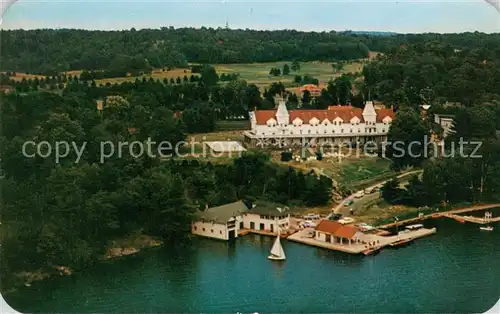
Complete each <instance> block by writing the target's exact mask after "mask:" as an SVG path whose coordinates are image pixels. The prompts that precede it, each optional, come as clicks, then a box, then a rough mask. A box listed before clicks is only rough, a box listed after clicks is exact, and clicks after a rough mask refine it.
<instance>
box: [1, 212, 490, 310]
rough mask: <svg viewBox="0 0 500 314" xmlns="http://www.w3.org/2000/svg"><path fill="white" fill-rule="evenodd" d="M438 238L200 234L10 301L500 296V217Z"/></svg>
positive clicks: (405, 303)
mask: <svg viewBox="0 0 500 314" xmlns="http://www.w3.org/2000/svg"><path fill="white" fill-rule="evenodd" d="M426 225H427V226H429V227H430V226H436V227H437V228H438V232H437V234H436V235H433V236H430V237H426V238H423V239H419V240H416V241H415V242H414V243H412V244H410V245H409V246H407V247H402V248H399V249H389V248H387V249H384V250H382V251H381V252H380V254H378V255H374V256H352V255H347V254H343V253H338V252H332V251H328V250H324V249H319V248H313V247H309V246H306V245H303V244H298V243H293V242H287V241H286V240H284V241H283V246H284V249H285V252H286V254H287V260H286V261H285V262H272V261H269V260H268V259H267V256H268V253H269V250H270V248H271V246H272V242H273V240H274V238H271V237H265V236H257V235H246V236H244V237H242V238H240V239H238V240H237V241H236V242H235V243H233V244H230V243H225V242H219V241H216V240H208V239H196V240H194V241H193V242H192V243H190V244H189V245H187V246H185V247H182V248H156V249H151V250H148V251H144V252H141V253H139V254H137V255H135V256H128V257H124V258H122V259H119V260H115V261H109V262H106V263H102V264H99V265H97V266H94V267H92V268H89V269H86V270H84V271H82V272H80V273H76V274H74V275H73V276H70V277H61V278H56V279H54V280H49V281H46V282H40V283H37V284H33V285H32V286H31V287H29V288H23V289H21V290H20V291H19V292H18V293H16V294H15V295H11V296H10V298H8V299H7V302H8V303H10V304H11V306H12V307H14V308H15V309H17V310H19V311H23V312H73V313H75V312H78V313H81V312H104V313H110V312H171V313H180V312H213V313H215V312H217V313H221V312H224V313H236V312H243V313H252V312H259V313H270V312H274V313H276V312H281V313H297V312H314V313H325V312H329V313H331V312H358V313H359V312H363V313H374V312H379V313H380V312H384V313H387V312H391V313H407V312H419V313H424V312H426V313H428V312H439V313H443V312H453V313H464V312H469V313H470V312H476V313H477V312H484V311H486V310H488V309H490V308H491V307H492V306H493V305H494V304H495V303H496V302H497V301H498V299H499V297H500V284H499V283H500V249H499V245H500V224H496V225H495V230H494V231H493V232H485V231H480V230H479V227H478V225H473V224H460V223H457V222H455V221H453V220H451V219H447V220H445V218H443V219H441V220H438V221H428V222H427V223H426Z"/></svg>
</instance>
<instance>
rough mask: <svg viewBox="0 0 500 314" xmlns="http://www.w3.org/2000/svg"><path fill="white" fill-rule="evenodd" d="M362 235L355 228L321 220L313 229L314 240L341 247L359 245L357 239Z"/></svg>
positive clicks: (359, 241)
mask: <svg viewBox="0 0 500 314" xmlns="http://www.w3.org/2000/svg"><path fill="white" fill-rule="evenodd" d="M362 234H363V233H362V232H359V231H358V229H357V228H355V227H352V226H346V225H343V224H341V223H339V222H337V221H330V220H322V221H321V222H320V223H319V224H318V225H317V226H316V229H315V239H316V240H318V241H323V242H328V243H334V244H341V245H351V244H359V243H361V242H362V241H361V240H360V239H359V237H360V235H362Z"/></svg>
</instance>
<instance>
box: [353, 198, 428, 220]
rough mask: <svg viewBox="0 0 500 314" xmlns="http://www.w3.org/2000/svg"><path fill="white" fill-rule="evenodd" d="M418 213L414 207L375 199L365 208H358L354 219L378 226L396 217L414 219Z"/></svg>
mask: <svg viewBox="0 0 500 314" xmlns="http://www.w3.org/2000/svg"><path fill="white" fill-rule="evenodd" d="M420 211H421V210H419V209H418V208H416V207H410V206H402V205H390V204H388V203H386V202H385V201H384V200H382V199H376V200H374V201H373V202H371V203H368V204H366V206H363V207H360V209H359V210H358V209H356V210H355V213H354V217H355V218H356V221H362V222H365V223H368V224H374V225H378V224H380V223H385V222H392V221H394V216H398V217H399V218H400V219H404V217H407V216H408V217H416V216H417V215H418V213H419V212H420Z"/></svg>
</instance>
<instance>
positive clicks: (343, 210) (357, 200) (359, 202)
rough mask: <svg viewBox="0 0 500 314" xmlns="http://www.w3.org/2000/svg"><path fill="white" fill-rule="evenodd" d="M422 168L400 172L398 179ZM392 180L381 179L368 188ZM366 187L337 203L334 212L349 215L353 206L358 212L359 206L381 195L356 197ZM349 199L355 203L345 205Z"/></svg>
mask: <svg viewBox="0 0 500 314" xmlns="http://www.w3.org/2000/svg"><path fill="white" fill-rule="evenodd" d="M421 172H422V170H413V171H410V172H406V173H403V174H400V175H399V176H397V178H398V179H401V178H404V177H407V176H411V175H414V174H417V173H421ZM388 181H390V180H384V181H381V182H378V183H377V184H374V185H372V186H370V187H368V188H367V189H374V188H375V187H377V186H379V185H383V184H385V183H386V182H388ZM364 190H365V189H362V190H359V191H356V192H355V193H353V194H351V195H349V196H348V197H346V198H344V199H343V200H342V201H341V202H340V204H339V205H337V206H336V207H335V208H334V209H333V212H334V213H336V214H342V215H343V216H349V215H350V212H349V208H353V209H354V213H356V209H357V208H361V207H362V206H364V205H365V204H367V203H369V202H371V201H373V200H375V199H377V198H378V197H380V194H379V192H373V193H371V194H367V195H365V196H363V197H361V198H355V197H354V195H356V194H357V193H360V192H364ZM348 200H353V201H354V203H353V204H352V205H351V206H344V203H345V202H346V201H348Z"/></svg>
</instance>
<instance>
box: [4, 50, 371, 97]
mask: <svg viewBox="0 0 500 314" xmlns="http://www.w3.org/2000/svg"><path fill="white" fill-rule="evenodd" d="M376 55H377V53H375V52H372V53H371V54H370V57H369V58H368V59H362V60H357V61H350V62H349V63H346V64H345V65H344V68H343V69H342V70H341V71H337V72H334V71H333V69H332V66H331V62H320V61H312V62H302V63H301V64H300V66H301V68H300V70H299V71H296V72H290V75H286V76H283V75H282V76H271V75H269V71H270V70H271V68H279V69H281V70H283V66H284V65H285V64H288V65H289V66H291V65H292V61H279V62H266V63H242V64H215V65H214V67H215V69H216V70H217V73H218V74H219V75H220V74H222V73H225V74H232V73H239V74H240V78H241V79H244V80H246V81H247V82H248V83H250V84H255V85H257V86H258V87H259V88H260V89H261V90H262V91H263V90H264V88H267V87H269V85H271V83H273V82H279V81H280V82H282V83H283V84H284V85H285V87H286V88H287V89H288V90H289V91H291V92H294V93H296V94H299V93H300V91H299V89H300V86H299V85H298V84H296V83H294V82H293V81H294V77H295V75H301V76H303V75H306V74H308V75H310V76H312V77H315V78H317V79H318V80H319V82H320V84H319V87H321V88H323V87H325V86H326V84H327V83H328V81H330V80H331V79H334V78H335V77H338V76H340V75H341V74H344V73H359V72H361V71H362V69H363V66H364V64H366V63H367V62H368V61H369V60H371V59H373V58H374V56H376ZM81 72H82V71H81V70H73V71H67V72H65V74H66V75H73V76H74V75H80V74H81ZM185 75H186V76H188V78H189V77H190V76H191V75H195V76H198V75H199V74H198V73H191V70H190V69H172V70H168V71H167V69H165V71H163V69H154V70H153V72H152V73H151V74H146V75H143V76H141V77H137V76H127V77H115V78H105V79H99V80H96V83H97V84H103V85H104V84H106V83H110V84H114V83H117V84H120V83H122V82H133V81H135V80H136V79H137V78H139V79H142V77H145V78H146V79H148V80H149V78H153V79H154V80H157V79H158V80H160V81H163V79H165V78H166V79H168V80H170V79H171V78H173V79H177V77H180V78H181V79H182V78H183V77H184V76H185ZM35 77H38V78H39V79H40V78H43V77H44V76H42V75H33V74H26V73H16V76H13V77H12V78H13V79H14V80H16V81H20V80H22V79H23V78H25V79H30V78H31V79H34V78H35Z"/></svg>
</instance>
